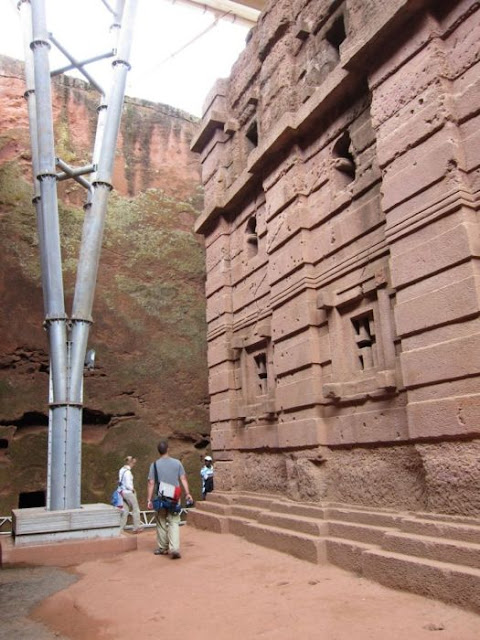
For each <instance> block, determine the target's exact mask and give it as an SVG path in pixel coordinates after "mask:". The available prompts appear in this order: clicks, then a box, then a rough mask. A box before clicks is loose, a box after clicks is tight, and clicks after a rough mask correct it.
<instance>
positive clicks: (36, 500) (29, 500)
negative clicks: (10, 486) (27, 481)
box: [18, 491, 47, 509]
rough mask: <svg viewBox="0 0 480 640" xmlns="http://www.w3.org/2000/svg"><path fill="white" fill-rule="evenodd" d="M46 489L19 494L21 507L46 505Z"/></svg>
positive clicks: (30, 507) (28, 507)
mask: <svg viewBox="0 0 480 640" xmlns="http://www.w3.org/2000/svg"><path fill="white" fill-rule="evenodd" d="M46 504H47V503H46V500H45V491H23V492H22V493H20V494H19V495H18V508H19V509H32V508H33V507H44V506H45V505H46Z"/></svg>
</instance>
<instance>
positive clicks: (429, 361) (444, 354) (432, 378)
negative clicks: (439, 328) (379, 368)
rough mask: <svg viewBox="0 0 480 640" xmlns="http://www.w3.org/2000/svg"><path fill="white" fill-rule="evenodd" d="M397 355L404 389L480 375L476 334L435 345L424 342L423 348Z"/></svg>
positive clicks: (479, 341) (479, 344)
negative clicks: (399, 360) (399, 359)
mask: <svg viewBox="0 0 480 640" xmlns="http://www.w3.org/2000/svg"><path fill="white" fill-rule="evenodd" d="M400 357H401V364H402V371H403V381H404V384H405V386H406V387H407V388H408V387H415V386H421V385H425V384H435V383H437V382H441V381H444V380H449V379H450V380H451V379H455V378H466V377H469V376H472V375H480V334H478V333H477V334H473V335H467V336H465V337H461V338H458V339H456V340H455V339H454V340H449V341H447V342H443V343H438V344H430V341H426V345H425V347H424V348H419V349H415V350H414V351H408V352H406V353H402V354H401V356H400Z"/></svg>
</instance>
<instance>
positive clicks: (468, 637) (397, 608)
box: [5, 526, 480, 640]
mask: <svg viewBox="0 0 480 640" xmlns="http://www.w3.org/2000/svg"><path fill="white" fill-rule="evenodd" d="M181 534H182V558H181V559H180V560H172V559H170V558H169V557H165V556H154V555H153V550H154V547H155V538H154V532H153V531H152V530H149V531H146V532H144V533H142V534H141V535H140V536H139V538H138V550H137V551H134V552H130V553H125V554H123V555H119V556H115V557H110V558H104V559H99V560H96V561H93V562H86V563H83V564H80V565H78V566H77V567H76V568H75V572H76V574H77V577H78V578H79V579H78V580H77V581H76V582H73V583H72V576H71V574H70V575H68V574H66V575H67V576H68V579H67V578H65V580H67V584H69V586H67V584H65V585H64V586H63V587H62V585H57V588H58V587H60V588H61V589H62V590H60V591H57V592H56V593H54V594H53V595H50V593H51V591H50V593H49V592H48V591H45V592H44V594H43V596H44V598H45V599H44V600H43V601H42V602H41V603H40V604H39V605H37V606H36V607H35V608H34V609H33V611H32V612H31V614H30V616H31V617H30V619H29V620H28V624H34V625H37V627H36V629H37V630H36V631H35V629H34V630H33V633H34V635H31V636H28V635H25V636H21V635H18V636H17V635H15V634H13V635H10V636H9V637H13V638H17V637H18V638H32V639H35V640H36V639H37V638H42V640H43V639H44V638H45V640H47V638H48V635H36V634H37V633H40V631H39V630H40V629H42V632H41V633H42V634H43V633H45V632H46V631H49V633H50V634H51V635H50V637H51V638H52V639H53V638H57V639H58V638H68V639H72V640H87V639H88V640H113V639H116V640H124V639H125V640H126V639H127V638H142V639H150V638H152V639H153V638H155V639H156V640H158V639H159V638H169V640H177V639H179V640H180V639H182V640H207V639H208V640H250V639H257V638H258V639H261V640H292V638H303V639H305V640H310V639H319V640H478V639H479V638H480V616H477V615H475V614H473V613H470V612H467V611H463V610H461V609H458V608H455V607H450V606H447V605H444V604H442V603H440V602H437V601H434V600H429V599H426V598H422V597H420V596H415V595H412V594H408V593H403V592H399V591H393V590H390V589H387V588H384V587H382V586H380V585H378V584H376V583H373V582H370V581H368V580H365V579H364V578H361V577H359V576H356V575H354V574H351V573H348V572H345V571H342V570H341V569H338V568H336V567H333V566H331V565H326V566H317V565H313V564H310V563H308V562H304V561H301V560H297V559H295V558H292V557H290V556H288V555H285V554H282V553H279V552H277V551H273V550H271V549H265V548H263V547H260V546H257V545H254V544H251V543H249V542H246V541H245V540H243V539H242V538H238V537H236V536H233V535H226V534H225V535H220V534H215V533H210V532H205V531H199V530H196V529H194V528H192V527H188V526H185V527H182V529H181ZM13 571H16V570H13ZM21 571H29V570H20V569H19V570H18V572H21ZM33 571H42V570H33ZM43 571H47V572H48V571H50V572H52V571H53V570H52V569H50V570H48V569H45V570H43ZM55 571H57V573H55V575H58V570H55ZM27 577H28V576H27ZM58 580H59V578H57V582H58ZM65 587H66V588H65ZM53 591H55V589H53ZM16 599H17V603H18V602H21V601H22V595H21V592H20V591H19V590H18V589H17V598H16ZM37 600H38V598H37ZM11 602H12V601H11ZM17 612H18V610H17ZM18 615H20V614H18ZM5 637H7V636H5Z"/></svg>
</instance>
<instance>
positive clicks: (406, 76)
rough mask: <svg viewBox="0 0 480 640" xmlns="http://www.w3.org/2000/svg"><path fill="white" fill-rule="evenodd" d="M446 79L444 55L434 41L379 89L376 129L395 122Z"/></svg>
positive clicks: (374, 105)
mask: <svg viewBox="0 0 480 640" xmlns="http://www.w3.org/2000/svg"><path fill="white" fill-rule="evenodd" d="M389 63H390V64H391V60H390V61H389ZM442 75H443V76H444V75H445V69H444V55H443V51H442V49H441V47H440V45H439V43H438V42H437V41H436V40H433V41H430V42H429V43H428V44H427V45H426V46H425V47H423V48H422V49H420V50H419V51H418V52H417V53H416V55H415V56H414V57H413V58H412V59H410V60H409V61H408V64H405V65H403V66H402V67H400V68H398V69H397V70H396V72H395V73H393V74H392V75H390V76H388V77H386V78H385V80H384V81H383V82H382V84H381V85H379V86H378V87H376V89H375V91H374V92H373V100H372V107H371V114H372V122H373V126H374V128H375V129H377V128H378V127H379V126H380V125H381V124H382V123H383V122H385V121H386V120H389V119H390V118H393V117H394V116H395V114H396V113H398V112H399V111H400V109H401V108H402V107H403V106H404V105H405V104H406V103H408V102H410V101H411V100H414V99H416V97H417V96H418V95H419V94H421V93H423V92H424V91H425V90H426V89H427V88H428V87H429V86H431V85H432V84H435V83H437V82H439V77H441V76H442Z"/></svg>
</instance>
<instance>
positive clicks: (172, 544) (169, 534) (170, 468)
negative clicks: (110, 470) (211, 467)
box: [147, 440, 192, 560]
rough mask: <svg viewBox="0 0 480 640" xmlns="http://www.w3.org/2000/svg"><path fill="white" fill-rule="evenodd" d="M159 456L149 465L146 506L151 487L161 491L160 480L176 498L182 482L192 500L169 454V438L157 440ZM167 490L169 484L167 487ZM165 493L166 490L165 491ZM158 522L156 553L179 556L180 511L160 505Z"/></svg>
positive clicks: (182, 474)
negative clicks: (170, 488) (162, 507)
mask: <svg viewBox="0 0 480 640" xmlns="http://www.w3.org/2000/svg"><path fill="white" fill-rule="evenodd" d="M157 449H158V453H159V454H160V458H158V460H156V461H155V462H153V463H152V464H151V465H150V471H149V473H148V485H147V507H148V509H153V503H152V499H153V494H154V491H156V492H157V494H158V495H160V484H162V486H165V485H166V486H167V487H168V486H169V487H172V492H173V495H172V498H173V500H174V501H176V502H179V501H180V496H181V488H180V484H181V485H182V486H183V489H184V491H185V496H186V499H187V500H192V496H191V494H190V489H189V488H188V482H187V476H186V474H185V469H184V468H183V465H182V463H181V462H180V460H177V459H176V458H171V457H170V456H169V454H168V442H167V441H166V440H161V441H160V442H159V443H158V447H157ZM155 467H156V471H157V478H158V483H159V484H158V486H155V485H156V477H155ZM166 490H167V491H168V488H167V489H166ZM165 495H167V494H165ZM155 522H156V525H157V545H158V546H157V549H155V551H154V553H155V555H159V556H166V555H168V554H170V557H171V558H172V559H174V560H175V559H177V558H180V557H181V556H180V513H175V512H174V511H173V510H172V509H160V510H159V511H157V512H156V514H155Z"/></svg>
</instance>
